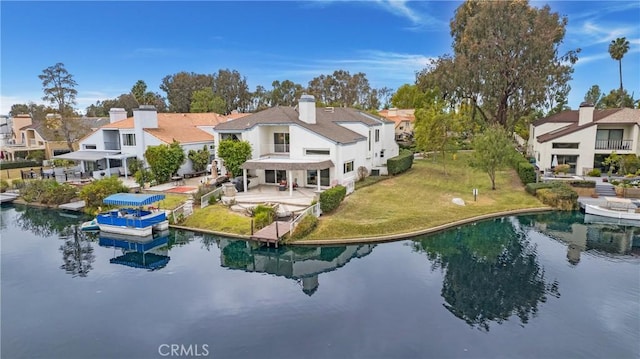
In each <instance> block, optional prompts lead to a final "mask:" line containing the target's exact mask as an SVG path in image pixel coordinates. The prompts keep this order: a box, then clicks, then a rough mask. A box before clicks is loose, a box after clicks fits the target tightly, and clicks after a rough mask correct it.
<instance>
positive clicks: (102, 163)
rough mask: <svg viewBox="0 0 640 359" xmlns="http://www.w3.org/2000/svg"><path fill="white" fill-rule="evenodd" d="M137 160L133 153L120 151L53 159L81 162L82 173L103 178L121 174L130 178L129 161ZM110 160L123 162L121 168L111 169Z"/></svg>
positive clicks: (77, 154)
mask: <svg viewBox="0 0 640 359" xmlns="http://www.w3.org/2000/svg"><path fill="white" fill-rule="evenodd" d="M132 157H133V158H135V157H136V155H135V154H132V153H120V152H119V151H75V152H69V153H65V154H62V155H57V156H54V157H53V159H61V160H70V161H80V162H82V165H81V169H82V172H83V173H84V172H91V177H93V178H98V179H99V178H101V177H103V176H104V175H106V174H109V176H111V175H114V174H117V175H120V174H121V173H122V174H123V175H124V177H125V178H128V177H129V173H128V166H127V159H128V158H132ZM110 160H119V161H121V162H122V165H121V166H117V167H111V161H110ZM89 163H92V164H95V166H88V164H89Z"/></svg>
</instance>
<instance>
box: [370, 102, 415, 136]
mask: <svg viewBox="0 0 640 359" xmlns="http://www.w3.org/2000/svg"><path fill="white" fill-rule="evenodd" d="M415 111H416V110H415V109H397V108H390V109H388V110H381V111H378V114H379V115H380V116H382V117H384V118H386V119H387V120H390V121H393V122H394V123H395V129H394V131H395V138H396V141H409V140H412V139H413V129H414V125H415V122H416V116H415Z"/></svg>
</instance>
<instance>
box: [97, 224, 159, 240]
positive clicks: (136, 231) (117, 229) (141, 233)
mask: <svg viewBox="0 0 640 359" xmlns="http://www.w3.org/2000/svg"><path fill="white" fill-rule="evenodd" d="M167 229H169V221H164V222H160V223H157V224H154V225H153V226H148V227H143V228H140V227H127V226H112V225H108V224H100V231H102V232H108V233H116V234H124V235H128V236H136V237H146V236H151V235H152V234H153V232H154V231H164V230H167Z"/></svg>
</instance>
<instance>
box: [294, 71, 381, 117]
mask: <svg viewBox="0 0 640 359" xmlns="http://www.w3.org/2000/svg"><path fill="white" fill-rule="evenodd" d="M307 90H308V91H309V93H310V94H311V95H313V96H314V97H315V98H316V100H317V101H318V102H319V103H320V104H322V105H325V106H338V107H356V108H361V109H364V110H371V109H377V108H378V107H379V102H378V101H377V99H376V100H375V101H373V98H372V93H373V95H374V96H375V97H376V98H377V92H373V90H372V88H371V86H370V85H369V80H367V76H366V75H365V74H364V73H362V72H359V73H357V74H355V75H351V74H350V73H349V71H345V70H336V71H334V72H333V74H331V75H320V76H318V77H315V78H313V79H312V80H311V81H309V85H308V87H307Z"/></svg>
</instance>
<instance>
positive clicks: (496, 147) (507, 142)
mask: <svg viewBox="0 0 640 359" xmlns="http://www.w3.org/2000/svg"><path fill="white" fill-rule="evenodd" d="M473 149H474V152H473V166H474V167H477V168H479V169H481V170H483V171H484V172H486V173H487V175H489V179H490V180H491V189H492V190H495V189H496V171H498V170H499V169H501V168H503V167H505V166H506V165H507V164H508V163H509V160H510V159H511V156H512V154H513V141H511V137H510V136H509V133H508V132H507V131H506V130H505V129H504V128H503V127H502V126H500V125H498V124H494V125H492V126H491V127H490V128H489V129H487V130H486V131H485V132H484V133H482V134H480V135H478V136H476V138H475V139H474V140H473Z"/></svg>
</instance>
